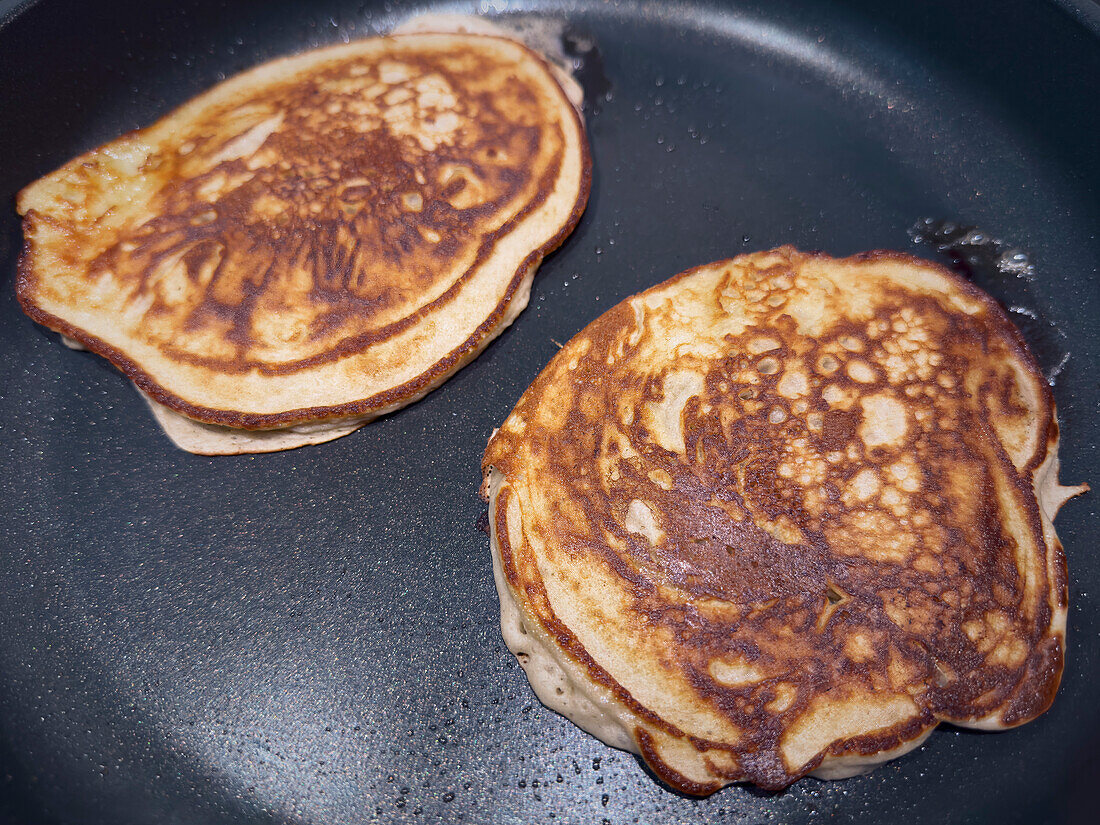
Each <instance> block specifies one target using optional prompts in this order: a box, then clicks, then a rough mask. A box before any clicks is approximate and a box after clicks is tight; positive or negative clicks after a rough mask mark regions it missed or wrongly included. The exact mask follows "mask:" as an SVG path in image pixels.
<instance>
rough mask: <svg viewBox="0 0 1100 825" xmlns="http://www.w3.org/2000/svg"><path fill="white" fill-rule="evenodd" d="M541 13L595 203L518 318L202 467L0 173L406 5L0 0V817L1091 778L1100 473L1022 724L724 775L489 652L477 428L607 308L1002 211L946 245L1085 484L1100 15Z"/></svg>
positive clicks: (863, 9)
mask: <svg viewBox="0 0 1100 825" xmlns="http://www.w3.org/2000/svg"><path fill="white" fill-rule="evenodd" d="M459 5H460V6H462V8H466V7H467V6H469V4H465V5H463V4H459ZM482 5H483V6H484V7H485V8H483V11H486V10H487V11H493V12H495V11H499V9H497V5H498V4H495V3H488V4H482ZM500 5H504V4H500ZM520 5H521V6H523V8H525V9H527V10H529V11H530V10H535V11H539V12H542V13H544V14H547V15H549V16H551V17H555V18H566V19H568V20H569V22H570V29H569V30H570V32H572V37H570V38H569V40H570V42H571V43H572V45H573V46H574V47H575V48H576V49H577V50H578V51H581V52H583V51H584V47H585V43H584V41H585V39H586V38H592V39H594V41H595V43H596V44H598V49H599V51H598V54H597V53H587V54H586V55H583V57H584V60H585V65H584V68H583V71H582V77H583V79H584V82H585V84H586V88H587V90H588V93H589V101H588V112H587V119H588V126H589V129H590V136H591V142H592V149H593V155H594V160H595V177H594V188H593V193H592V199H591V202H590V204H589V206H588V211H587V213H586V214H585V216H584V219H583V221H582V222H581V224H580V226H579V227H578V229H577V231H576V232H575V233H574V234H573V236H572V237H571V238H569V239H568V241H567V242H566V243H565V245H564V247H563V248H562V249H561V250H560V251H559V252H557V253H555V254H554V255H553V256H551V257H550V259H548V260H547V261H546V263H545V264H544V266H543V268H542V270H541V272H540V274H539V276H538V278H537V279H536V281H535V286H534V292H533V294H532V299H531V304H530V306H529V308H528V309H527V310H526V311H525V312H524V313H523V314H522V315H521V316H520V318H519V319H518V321H517V322H516V323H515V325H514V326H513V327H512V328H511V329H509V330H508V331H507V332H506V333H505V334H504V335H503V336H502V337H501V338H500V339H499V340H498V341H497V342H495V343H494V344H492V345H491V346H490V348H489V349H488V351H487V352H486V353H485V354H484V355H482V356H481V357H480V358H479V359H478V360H477V361H476V362H474V363H473V364H472V365H471V366H469V367H467V368H466V369H465V370H463V371H462V372H461V373H459V374H458V376H457V377H455V378H454V379H452V380H451V381H450V382H448V383H447V384H445V385H444V386H443V387H442V388H441V389H439V390H437V391H436V392H434V393H432V394H431V395H430V396H428V397H427V398H426V399H425V400H423V401H421V402H420V403H418V404H415V405H413V406H412V407H410V408H408V409H405V410H403V411H401V412H399V413H397V414H394V415H391V416H389V417H387V418H385V419H383V420H380V421H377V422H375V423H373V424H371V425H369V426H368V427H366V428H364V429H362V430H360V431H359V432H357V433H355V434H354V435H351V436H349V437H347V438H343V439H340V440H338V441H335V442H332V443H330V444H325V445H321V446H317V447H307V448H304V449H300V450H296V451H293V452H285V453H277V454H272V455H258V456H244V457H222V458H202V457H198V456H193V455H189V454H186V453H183V452H180V451H178V450H176V449H174V448H173V447H172V446H171V445H170V444H169V442H168V441H167V439H166V438H164V437H163V436H162V435H161V433H160V432H159V431H158V429H157V427H156V425H155V424H154V423H153V420H152V418H151V417H150V416H149V415H148V413H147V411H146V409H145V407H144V405H143V403H142V402H141V400H140V399H139V398H138V396H137V395H136V393H135V392H134V391H133V389H132V388H131V387H130V385H129V384H128V383H127V382H126V381H125V380H124V379H123V377H122V376H121V375H120V374H119V373H118V372H117V371H115V370H114V369H113V368H111V367H110V366H109V365H108V364H107V363H106V362H104V361H103V360H101V359H99V358H96V357H94V356H91V355H89V354H87V353H74V352H71V351H69V350H67V349H65V348H63V347H62V346H60V345H59V342H58V337H57V336H56V335H54V334H52V333H49V332H47V331H45V330H44V329H42V328H40V327H37V326H35V325H34V324H33V323H31V322H30V321H29V320H28V319H26V318H25V317H24V316H23V315H22V314H21V313H20V312H19V310H18V308H17V306H16V302H15V299H14V296H13V292H12V288H11V283H10V282H11V279H12V277H13V274H14V270H15V262H16V256H17V254H18V251H19V247H20V243H21V237H20V230H19V225H18V222H17V219H16V216H15V212H14V205H13V202H12V197H13V195H14V193H15V192H16V191H17V190H18V189H19V188H20V187H22V186H24V185H25V184H27V183H29V182H30V181H32V180H34V179H35V178H37V177H38V176H40V175H42V174H44V173H46V172H48V171H50V170H52V169H53V168H54V167H56V166H57V165H59V164H60V163H62V162H63V161H65V160H67V159H68V158H69V157H70V156H72V155H74V154H75V153H78V152H80V151H83V150H85V149H88V148H90V147H92V146H94V145H96V144H98V143H100V142H102V141H105V140H107V139H110V138H112V137H114V136H116V135H117V134H119V133H120V132H122V131H125V130H127V129H132V128H135V127H139V126H142V125H145V124H147V123H148V122H150V121H151V120H152V119H154V118H155V117H156V116H158V115H160V114H162V113H164V112H166V111H167V110H168V109H170V108H171V107H172V106H174V105H175V104H177V103H179V102H181V101H183V100H185V99H187V98H188V97H190V96H192V95H193V94H195V93H197V92H199V91H200V90H203V89H205V88H207V87H208V86H210V85H212V84H213V83H215V82H216V81H218V80H219V79H221V78H223V77H225V76H227V75H230V74H232V73H234V72H237V71H239V70H241V69H244V68H246V67H248V66H251V65H253V64H255V63H256V62H258V61H260V60H262V59H265V58H270V57H273V56H276V55H281V54H286V53H290V52H295V51H299V50H302V49H305V48H307V47H309V46H313V45H317V44H322V43H328V42H333V41H337V40H340V39H342V38H354V37H360V36H364V35H369V34H372V33H374V32H376V31H380V30H385V29H387V28H388V27H389V26H390V25H391V24H392V23H393V22H394V21H396V20H399V19H401V18H403V17H406V16H407V15H408V14H409V12H410V9H409V8H405V7H403V6H396V5H386V6H382V5H381V4H372V3H362V2H357V1H356V0H353V2H339V1H338V0H334V1H333V2H314V3H301V4H292V3H274V2H268V3H226V2H210V1H207V0H200V2H171V3H169V2H164V3H162V2H156V1H155V0H138V2H132V1H129V0H128V1H127V2H116V3H89V2H69V3H65V2H47V1H46V0H43V1H42V2H37V3H26V4H19V3H11V2H0V11H2V15H0V195H2V201H3V204H4V206H3V209H0V221H2V234H0V258H2V261H3V263H2V270H0V272H2V278H3V285H2V288H0V337H2V340H3V349H2V352H0V594H2V604H0V812H3V814H5V815H6V817H7V818H8V819H10V820H12V821H15V822H28V823H98V822H103V823H112V825H122V823H131V822H134V823H137V822H142V823H146V822H148V823H161V822H164V823H230V822H233V823H236V822H248V823H286V822H318V823H338V822H368V821H380V822H419V821H425V822H439V821H443V822H458V821H462V822H472V823H481V822H509V823H512V822H514V823H527V822H540V823H542V822H585V823H587V822H593V823H598V822H611V823H631V822H640V823H658V822H659V823H665V822H715V821H731V822H733V821H745V822H811V821H825V820H828V821H838V822H848V821H862V822H895V821H896V822H902V821H917V822H929V823H932V822H934V823H945V822H947V823H950V822H977V821H990V822H1040V821H1069V820H1073V819H1074V818H1075V817H1076V818H1083V817H1084V816H1085V813H1086V812H1087V811H1089V810H1093V802H1094V800H1095V793H1096V780H1097V778H1098V774H1100V765H1098V759H1097V754H1098V750H1100V746H1098V740H1100V701H1098V698H1097V697H1098V693H1097V691H1098V687H1097V686H1098V685H1100V659H1098V653H1100V650H1098V642H1100V555H1098V554H1097V552H1096V547H1095V544H1096V528H1097V522H1096V519H1095V511H1096V501H1097V494H1096V493H1093V494H1091V495H1089V496H1086V497H1085V498H1083V499H1079V500H1076V501H1073V502H1071V503H1070V504H1069V505H1067V507H1066V508H1065V510H1064V512H1063V515H1062V516H1061V518H1060V519H1059V532H1060V533H1061V535H1062V537H1063V540H1064V543H1065V545H1066V550H1067V555H1068V558H1069V566H1070V583H1071V584H1070V587H1071V598H1072V602H1071V611H1070V618H1069V655H1068V664H1067V668H1066V672H1065V678H1064V681H1063V684H1062V689H1061V693H1060V695H1059V696H1058V699H1057V701H1056V702H1055V704H1054V707H1053V709H1052V710H1051V711H1050V712H1049V713H1047V714H1046V715H1045V716H1043V717H1041V718H1040V719H1038V720H1037V721H1035V722H1034V723H1032V724H1029V725H1027V726H1025V727H1023V728H1021V729H1019V730H1016V731H1012V732H1009V733H1001V734H995V735H994V734H979V733H972V732H961V731H957V730H953V729H941V730H939V731H937V732H936V733H935V734H933V736H932V737H931V738H930V739H929V741H928V743H927V744H926V745H925V746H924V747H923V748H922V749H921V750H920V751H918V752H916V753H914V754H912V755H910V756H907V757H905V758H904V759H901V760H899V761H896V762H893V763H891V764H890V765H889V766H887V767H884V768H880V769H879V770H878V771H876V772H875V773H873V774H871V775H869V776H866V777H861V778H856V779H850V780H847V781H845V782H836V783H824V782H818V781H816V780H805V781H802V782H800V783H798V784H797V785H795V786H794V787H792V788H791V789H789V790H788V791H786V792H784V793H780V794H763V793H759V792H756V791H754V790H752V789H749V788H744V787H734V788H729V789H726V790H724V791H722V792H720V793H718V794H715V795H714V796H713V797H710V798H709V799H705V800H694V799H689V798H686V797H681V796H678V795H676V794H674V793H672V792H670V791H669V790H667V789H666V788H664V787H662V786H661V785H659V784H658V783H657V782H656V781H655V780H653V779H652V778H651V777H650V776H648V775H646V773H645V772H644V771H643V770H642V768H641V767H640V765H639V763H638V762H637V761H635V759H633V758H632V757H630V756H628V755H626V754H624V753H621V752H618V751H614V750H611V749H609V748H607V747H605V746H604V745H602V744H600V743H599V742H597V741H596V740H594V739H593V738H591V737H589V736H587V735H585V734H584V733H582V732H581V731H580V730H578V729H577V728H575V727H574V726H573V725H572V724H570V723H568V722H566V721H565V720H563V719H561V718H560V717H558V716H556V715H555V714H553V713H551V712H549V711H547V710H545V709H544V708H543V707H542V706H541V705H539V703H538V702H537V701H536V699H535V698H534V696H533V694H532V693H531V691H530V690H529V688H528V686H527V684H526V681H525V679H524V676H523V674H522V672H521V670H520V668H519V667H518V666H517V664H516V662H515V660H514V658H513V657H512V656H511V655H510V654H508V652H507V651H506V650H505V648H504V645H503V643H502V641H501V638H500V631H499V628H498V615H497V597H496V593H495V592H494V589H493V584H492V577H491V570H490V557H489V553H488V550H487V540H486V537H485V535H484V534H483V533H482V532H480V531H479V530H478V528H477V526H476V524H477V522H478V518H479V516H480V514H481V513H482V512H483V510H484V506H483V504H482V503H481V501H480V500H479V499H478V497H477V487H478V483H479V481H480V478H479V467H478V465H479V459H480V456H481V452H482V449H483V447H484V444H485V441H486V439H487V438H488V436H489V434H490V432H491V430H492V428H493V427H494V426H496V425H498V424H499V423H500V422H501V421H502V420H503V419H504V417H505V416H506V415H507V413H508V411H509V410H510V409H511V407H512V405H513V404H514V402H515V401H516V400H517V399H518V397H519V395H520V393H521V392H522V390H523V389H524V388H525V387H526V386H527V384H528V383H529V382H530V381H531V379H533V378H534V376H535V375H536V373H537V372H538V370H539V369H540V368H541V367H542V366H543V365H544V364H545V363H546V361H547V360H548V359H549V358H550V357H551V356H552V355H553V354H554V352H555V351H556V349H557V346H558V344H557V342H562V341H565V340H567V339H568V338H569V337H570V336H571V335H573V334H574V333H575V332H576V331H577V330H579V329H580V328H581V327H582V326H583V325H584V324H585V323H587V322H588V321H589V320H591V319H592V318H594V317H595V316H596V315H598V314H599V313H601V312H602V311H604V310H605V309H607V308H609V307H611V306H612V305H613V304H614V303H615V302H616V301H618V300H620V299H621V298H623V297H625V296H627V295H629V294H631V293H633V292H635V291H637V290H639V289H642V288H644V287H647V286H650V285H652V284H654V283H656V282H658V281H661V280H663V279H665V278H666V277H669V276H671V275H673V274H674V273H676V272H679V271H680V270H682V269H685V268H687V267H689V266H691V265H694V264H698V263H702V262H705V261H710V260H714V259H718V258H722V257H727V256H731V255H734V254H737V253H740V252H743V251H747V250H755V249H761V248H765V247H770V246H773V245H777V244H781V243H794V244H796V245H798V246H800V247H803V248H809V249H812V248H819V249H823V250H826V251H828V252H831V253H834V254H847V253H852V252H855V251H858V250H863V249H870V248H876V247H880V248H896V249H904V250H910V251H914V252H918V253H925V254H928V255H930V256H933V257H938V258H940V259H941V260H945V261H946V260H949V256H948V255H947V254H944V253H941V252H937V250H936V249H935V248H933V247H932V246H928V245H927V244H925V245H919V244H917V243H916V242H914V241H913V239H912V235H913V234H919V233H911V232H910V231H909V230H910V229H911V228H912V227H913V226H914V224H916V223H917V222H918V221H920V220H921V219H924V218H930V219H933V220H935V221H940V220H947V221H953V222H955V223H956V224H959V225H961V226H963V227H978V228H979V230H980V232H981V233H984V235H985V238H986V240H985V241H982V239H981V238H976V237H975V236H973V235H971V236H970V237H969V241H971V242H972V243H971V244H970V246H969V247H968V248H966V249H961V250H960V249H958V248H957V249H956V252H957V254H956V256H955V257H957V258H966V257H967V256H969V257H971V258H972V260H971V262H970V263H969V264H965V262H964V265H965V266H967V268H968V271H969V272H970V274H971V275H972V276H973V277H974V278H975V279H976V280H977V281H978V282H979V283H980V284H981V285H982V286H984V287H986V288H987V289H989V290H990V291H991V292H992V293H993V294H994V295H995V296H996V297H998V298H999V299H1001V300H1002V301H1004V302H1005V303H1006V305H1009V306H1011V307H1014V308H1015V309H1014V310H1013V317H1014V318H1016V319H1017V320H1018V321H1019V322H1020V323H1021V325H1022V326H1023V329H1024V332H1025V335H1026V336H1027V337H1028V338H1029V340H1030V341H1031V342H1032V344H1033V346H1034V347H1035V349H1036V351H1037V354H1038V357H1039V359H1040V361H1041V362H1042V364H1043V366H1044V368H1045V369H1047V370H1048V372H1049V373H1050V374H1051V375H1052V377H1053V379H1054V393H1055V396H1056V398H1057V402H1058V406H1059V411H1060V414H1061V419H1062V424H1063V433H1064V439H1063V459H1064V470H1063V477H1064V478H1065V479H1068V480H1070V481H1081V480H1089V479H1091V480H1092V481H1093V482H1097V481H1100V472H1098V470H1097V451H1096V445H1097V443H1098V442H1100V438H1098V424H1100V420H1098V418H1097V411H1098V404H1097V401H1098V386H1100V369H1098V366H1097V365H1098V363H1100V329H1098V319H1100V287H1098V281H1097V261H1098V259H1100V244H1098V241H1097V237H1096V231H1097V227H1098V226H1100V209H1098V198H1097V195H1098V191H1097V182H1098V168H1100V163H1098V152H1097V148H1098V147H1097V134H1100V128H1098V127H1100V123H1098V117H1097V111H1098V107H1097V99H1098V97H1100V85H1098V83H1100V37H1098V34H1097V33H1098V31H1100V26H1098V25H1097V11H1096V7H1095V6H1092V5H1091V4H1088V3H1087V0H1085V6H1083V7H1082V8H1080V9H1075V8H1073V7H1071V6H1069V5H1067V4H1064V3H1052V2H1041V1H1040V0H1034V2H1026V3H1025V2H1008V3H1006V2H1004V0H989V1H988V2H967V3H957V2H941V1H940V0H930V1H929V2H919V3H876V2H871V1H870V0H867V2H858V1H857V0H852V2H810V1H809V0H807V2H804V3H797V2H769V3H761V4H758V5H752V4H733V3H730V4H709V3H698V4H682V5H681V4H677V5H670V4H667V5H666V4H656V3H654V4H648V5H636V4H630V3H626V2H624V3H622V4H615V5H603V4H597V3H579V4H576V5H572V4H557V3H546V4H540V3H538V2H532V3H527V4H520ZM450 8H452V9H453V7H450ZM937 228H940V229H942V227H937ZM950 229H951V228H950V227H947V231H946V232H945V233H942V234H944V236H945V237H947V238H948V239H951V238H955V239H958V238H959V237H961V236H962V235H963V234H964V233H963V232H962V231H961V230H956V231H954V232H951V231H950ZM924 234H929V233H928V232H925V233H924ZM991 239H997V240H1000V241H1001V242H1002V243H1001V244H1000V245H999V246H998V245H996V244H994V243H992V240H991ZM956 246H957V247H958V245H956ZM1013 248H1016V249H1018V250H1022V252H1024V253H1026V254H1027V255H1028V256H1029V259H1028V260H1029V262H1030V264H1031V266H1032V269H1031V270H1030V271H1028V272H1026V273H1025V277H1020V276H1017V275H1015V274H1013V273H1012V272H1002V271H1000V270H999V269H998V268H997V267H996V266H994V265H993V264H994V263H995V261H996V259H997V258H998V256H1000V255H1001V254H1002V253H1005V252H1008V253H1011V254H1010V255H1009V256H1008V258H1007V259H1005V258H1002V263H1003V262H1004V260H1008V259H1012V260H1016V261H1017V262H1020V261H1023V259H1021V258H1019V254H1020V253H1017V252H1016V251H1015V250H1014V249H1013ZM970 253H975V254H973V255H971V254H970ZM1029 313H1031V314H1034V315H1035V316H1036V317H1035V318H1031V317H1029Z"/></svg>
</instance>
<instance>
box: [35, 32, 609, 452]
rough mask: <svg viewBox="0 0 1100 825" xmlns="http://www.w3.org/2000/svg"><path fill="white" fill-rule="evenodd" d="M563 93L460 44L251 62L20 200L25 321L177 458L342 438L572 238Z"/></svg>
mask: <svg viewBox="0 0 1100 825" xmlns="http://www.w3.org/2000/svg"><path fill="white" fill-rule="evenodd" d="M558 76H559V72H558V71H557V70H556V69H555V68H553V67H551V66H550V64H549V63H547V62H546V61H545V60H543V59H542V58H541V57H540V56H539V55H538V54H536V53H535V52H533V51H531V50H530V49H528V48H526V47H525V46H523V45H522V44H520V43H518V42H516V41H515V40H513V39H509V38H504V37H496V36H491V35H482V34H470V33H457V32H451V33H434V34H433V33H418V34H404V35H396V36H391V37H384V38H374V39H368V40H362V41H358V42H355V43H350V44H346V45H339V46H333V47H329V48H324V49H319V50H315V51H311V52H307V53H304V54H300V55H297V56H294V57H289V58H284V59H280V60H276V61H273V62H270V63H266V64H263V65H261V66H259V67H257V68H255V69H252V70H250V71H248V72H245V73H244V74H241V75H238V76H236V77H234V78H232V79H230V80H228V81H226V82H224V83H222V84H220V85H218V86H216V87H214V88H213V89H211V90H210V91H208V92H206V93H205V94H202V95H200V96H199V97H197V98H195V99H194V100H192V101H190V102H188V103H186V104H184V105H183V106H181V107H180V108H179V109H177V110H175V111H174V112H172V113H171V114H169V115H168V116H166V117H165V118H164V119H162V120H160V121H158V122H157V123H155V124H154V125H152V126H150V127H148V128H146V129H142V130H140V131H137V132H132V133H129V134H127V135H124V136H122V137H120V138H118V139H117V140H114V141H112V142H110V143H108V144H106V145H104V146H102V147H100V148H98V149H95V150H92V151H90V152H87V153H86V154H84V155H81V156H80V157H77V158H75V159H74V160H72V161H70V162H69V163H67V164H66V165H65V166H63V167H61V168H60V169H58V170H57V171H55V172H53V173H52V174H50V175H47V176H46V177H44V178H42V179H41V180H39V181H37V182H35V183H33V184H31V185H30V186H28V187H27V188H26V189H24V190H23V191H22V192H21V193H20V194H19V197H18V202H17V206H18V209H19V212H20V214H22V215H23V221H24V235H25V246H24V252H23V255H22V257H21V260H20V264H19V275H18V279H17V294H18V297H19V301H20V303H21V304H22V306H23V308H24V310H25V311H26V312H27V314H29V315H30V316H31V317H32V318H34V320H36V321H38V322H39V323H41V324H44V325H45V326H47V327H49V328H51V329H54V330H57V331H59V332H61V333H62V334H63V335H65V336H67V337H68V338H70V339H72V340H74V341H75V342H77V343H79V344H80V345H82V346H83V347H85V348H87V349H90V350H92V351H93V352H96V353H98V354H100V355H102V356H104V357H106V358H108V359H109V360H110V361H112V362H113V363H114V364H115V365H116V366H117V367H119V369H121V370H122V371H123V372H124V373H125V374H126V375H127V376H129V377H130V378H131V379H132V380H133V381H134V383H135V384H136V385H137V386H138V388H139V389H140V390H141V391H142V392H143V393H144V394H145V395H146V396H147V399H148V400H149V401H150V404H151V405H153V406H154V409H155V410H156V412H157V415H158V418H159V419H162V420H163V421H165V422H171V426H170V427H169V429H168V431H169V433H170V435H171V436H172V437H173V439H174V440H175V441H176V442H177V443H178V444H179V445H180V446H182V447H184V448H185V449H191V450H193V451H195V452H206V453H219V452H223V453H236V452H253V451H265V450H269V449H286V448H288V447H292V446H298V445H300V444H303V443H315V442H317V441H321V440H328V439H330V438H334V437H338V436H339V435H343V434H346V433H347V432H350V431H351V430H354V429H355V428H356V427H357V426H359V425H361V424H363V423H365V422H366V421H368V420H369V419H371V418H373V417H375V416H378V415H380V414H382V413H386V412H389V411H391V410H394V409H397V408H399V407H401V406H404V405H405V404H408V403H410V402H411V401H415V400H416V399H418V398H420V397H422V396H423V395H424V394H425V393H427V392H428V391H430V390H431V389H433V388H434V387H436V386H438V385H439V384H440V383H442V382H443V381H444V380H446V378H448V377H449V376H450V375H451V374H453V373H454V372H455V371H456V370H458V369H459V368H460V367H462V366H463V365H464V364H466V363H468V362H469V361H470V360H472V359H473V358H474V357H475V356H476V355H477V354H478V353H479V352H480V351H481V350H482V349H483V348H484V347H485V346H486V345H487V344H488V342H489V341H490V340H492V339H493V338H494V337H495V336H496V335H498V334H499V333H500V332H501V331H502V330H503V329H504V328H505V327H506V326H507V325H508V324H509V323H511V322H512V320H513V319H514V318H515V317H516V315H517V314H518V313H519V312H520V311H521V310H522V309H523V308H524V306H525V305H526V303H527V299H528V295H529V292H530V287H531V282H532V279H533V277H534V273H535V270H536V268H537V267H538V265H539V263H540V262H541V261H542V259H543V257H544V256H545V255H546V254H547V253H548V252H550V251H551V250H553V249H554V248H556V247H557V246H558V245H559V244H560V243H561V242H562V240H563V239H564V238H565V237H566V236H567V235H568V234H569V232H570V231H571V230H572V228H573V226H575V224H576V222H577V221H578V220H579V217H580V214H581V212H582V211H583V209H584V205H585V203H586V200H587V197H588V191H589V187H590V179H591V168H590V167H591V163H590V157H589V152H588V148H587V142H586V137H585V134H584V128H583V125H582V123H581V120H580V117H579V114H578V112H577V111H576V108H575V107H574V105H572V103H571V101H570V100H569V98H568V97H567V95H566V93H565V92H564V91H563V88H562V85H561V83H560V82H559V80H558ZM265 431H267V432H265Z"/></svg>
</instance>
